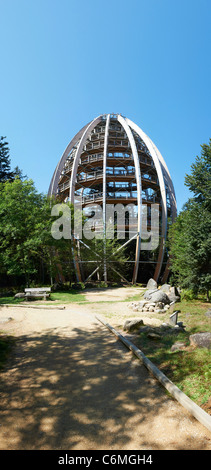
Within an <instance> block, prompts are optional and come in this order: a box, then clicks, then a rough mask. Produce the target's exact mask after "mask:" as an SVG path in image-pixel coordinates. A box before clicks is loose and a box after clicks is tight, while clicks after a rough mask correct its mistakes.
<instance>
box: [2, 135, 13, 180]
mask: <svg viewBox="0 0 211 470" xmlns="http://www.w3.org/2000/svg"><path fill="white" fill-rule="evenodd" d="M5 139H6V137H0V182H1V181H6V180H8V179H12V178H13V173H12V171H11V168H10V155H9V147H8V142H6V141H5Z"/></svg>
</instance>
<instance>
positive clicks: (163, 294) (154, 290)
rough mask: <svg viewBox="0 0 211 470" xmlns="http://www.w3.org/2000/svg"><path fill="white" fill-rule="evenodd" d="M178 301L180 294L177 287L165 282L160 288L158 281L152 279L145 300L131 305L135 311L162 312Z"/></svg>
mask: <svg viewBox="0 0 211 470" xmlns="http://www.w3.org/2000/svg"><path fill="white" fill-rule="evenodd" d="M178 301H180V294H179V291H178V289H177V288H176V287H172V286H170V285H169V284H163V285H162V286H161V287H160V288H158V286H157V282H156V281H155V280H154V279H150V280H149V281H148V283H147V291H146V292H145V294H144V300H140V301H139V302H132V304H131V307H132V309H133V311H135V312H155V313H162V312H165V311H167V310H169V308H170V307H171V306H173V305H174V304H175V303H176V302H178ZM170 311H171V309H170Z"/></svg>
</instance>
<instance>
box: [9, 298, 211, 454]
mask: <svg viewBox="0 0 211 470" xmlns="http://www.w3.org/2000/svg"><path fill="white" fill-rule="evenodd" d="M103 308H104V309H105V308H109V306H107V307H106V306H105V305H104V307H103ZM110 308H111V309H112V308H114V306H113V307H112V305H111V306H110ZM99 310H100V308H98V313H99ZM94 313H95V309H94V305H93V304H92V306H91V305H90V306H89V305H76V304H72V305H71V306H66V308H65V310H55V309H53V310H51V309H50V308H49V309H46V310H44V309H32V308H31V309H30V308H21V307H10V308H5V307H2V308H1V309H0V320H1V325H0V329H1V331H2V330H3V331H5V333H10V334H13V335H15V336H16V337H17V338H18V340H17V343H16V347H15V349H14V351H13V354H12V356H11V358H10V360H9V362H8V364H7V366H6V368H5V369H4V371H3V372H2V373H1V374H0V378H1V384H0V395H1V418H0V449H8V450H9V449H24V450H27V449H69V450H79V449H82V450H87V449H89V450H94V449H97V450H101V449H103V450H113V449H118V450H126V449H127V450H142V449H149V450H156V449H164V450H167V449H169V450H170V449H176V450H179V449H211V433H210V432H209V431H208V430H207V429H206V428H204V427H203V426H202V425H201V424H200V423H199V422H198V421H196V420H195V419H194V418H193V417H192V416H191V415H189V413H188V412H186V410H184V408H182V407H181V406H180V405H179V404H178V403H177V402H176V401H174V400H172V399H171V398H170V397H169V396H167V394H166V392H165V390H164V389H163V388H162V387H161V386H160V385H159V384H158V382H157V381H156V380H155V379H154V378H153V377H151V376H150V375H149V373H148V371H147V370H146V369H145V367H144V366H142V365H141V364H140V363H139V361H138V360H137V359H134V358H133V357H132V355H131V353H130V352H128V350H127V349H126V348H125V347H124V346H123V345H122V344H121V343H119V342H118V341H116V339H115V338H114V336H113V335H111V334H110V333H109V332H108V330H107V329H105V328H104V327H103V326H102V325H101V324H99V322H97V320H96V319H95V317H94ZM9 317H11V318H12V319H13V320H11V321H7V322H5V323H3V321H4V319H5V320H7V319H8V318H9Z"/></svg>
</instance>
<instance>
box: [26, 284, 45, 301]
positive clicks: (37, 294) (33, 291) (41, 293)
mask: <svg viewBox="0 0 211 470" xmlns="http://www.w3.org/2000/svg"><path fill="white" fill-rule="evenodd" d="M24 290H25V293H26V295H25V299H26V300H28V299H42V298H43V299H44V300H46V299H47V297H50V292H51V287H28V288H27V289H24Z"/></svg>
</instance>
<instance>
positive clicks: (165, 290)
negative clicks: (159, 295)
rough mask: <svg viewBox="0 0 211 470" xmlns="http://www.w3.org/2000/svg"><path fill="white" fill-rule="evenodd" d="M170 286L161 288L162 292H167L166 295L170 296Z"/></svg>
mask: <svg viewBox="0 0 211 470" xmlns="http://www.w3.org/2000/svg"><path fill="white" fill-rule="evenodd" d="M170 288H171V286H170V284H163V285H162V286H161V288H160V290H162V291H163V292H165V293H166V294H168V292H169V291H170Z"/></svg>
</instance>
